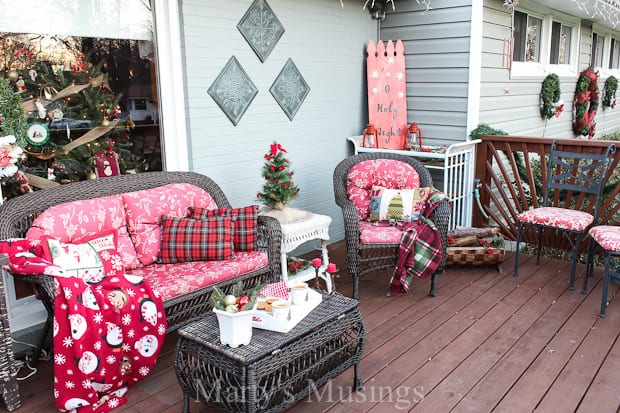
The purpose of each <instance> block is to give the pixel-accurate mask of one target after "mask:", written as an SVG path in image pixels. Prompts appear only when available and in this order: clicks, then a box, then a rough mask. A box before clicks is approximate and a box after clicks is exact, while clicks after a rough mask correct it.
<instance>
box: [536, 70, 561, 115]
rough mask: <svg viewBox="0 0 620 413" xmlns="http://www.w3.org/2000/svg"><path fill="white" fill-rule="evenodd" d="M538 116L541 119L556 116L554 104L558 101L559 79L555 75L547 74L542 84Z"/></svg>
mask: <svg viewBox="0 0 620 413" xmlns="http://www.w3.org/2000/svg"><path fill="white" fill-rule="evenodd" d="M540 100H541V101H542V105H541V106H540V114H541V116H542V117H543V119H551V118H552V117H554V116H556V115H557V113H556V104H557V103H558V102H559V101H560V77H559V76H558V75H556V74H555V73H551V74H549V75H548V76H547V77H546V78H545V80H543V82H542V89H541V90H540Z"/></svg>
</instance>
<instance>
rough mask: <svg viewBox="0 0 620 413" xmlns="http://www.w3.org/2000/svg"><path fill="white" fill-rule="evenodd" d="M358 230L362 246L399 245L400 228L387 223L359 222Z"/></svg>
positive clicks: (401, 232) (401, 233)
mask: <svg viewBox="0 0 620 413" xmlns="http://www.w3.org/2000/svg"><path fill="white" fill-rule="evenodd" d="M359 228H360V242H361V243H362V244H399V243H400V239H401V237H402V236H403V231H402V230H401V228H400V227H397V226H394V225H390V224H389V223H388V222H368V221H360V225H359Z"/></svg>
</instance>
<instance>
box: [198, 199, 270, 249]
mask: <svg viewBox="0 0 620 413" xmlns="http://www.w3.org/2000/svg"><path fill="white" fill-rule="evenodd" d="M189 210H190V215H189V217H190V218H193V219H205V218H211V217H217V216H232V217H236V218H237V220H236V221H235V233H234V239H233V242H234V244H235V251H247V252H252V251H256V239H257V236H256V220H257V219H258V205H249V206H246V207H243V208H233V209H227V208H218V209H206V208H197V207H190V208H189Z"/></svg>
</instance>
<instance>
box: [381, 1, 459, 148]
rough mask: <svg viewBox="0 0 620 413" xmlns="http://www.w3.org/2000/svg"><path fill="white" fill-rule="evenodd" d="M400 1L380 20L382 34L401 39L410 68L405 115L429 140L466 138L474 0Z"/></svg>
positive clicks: (385, 37)
mask: <svg viewBox="0 0 620 413" xmlns="http://www.w3.org/2000/svg"><path fill="white" fill-rule="evenodd" d="M431 4H432V9H430V10H428V11H427V10H426V8H425V7H424V5H421V4H418V2H417V1H415V0H403V1H398V2H396V11H394V12H393V11H391V9H390V8H389V7H388V8H387V9H388V13H387V16H386V18H385V21H383V22H382V23H381V38H382V39H383V40H388V39H393V40H396V39H401V40H402V41H403V44H404V46H405V55H406V67H407V114H408V116H407V119H408V121H409V122H417V123H418V124H419V125H420V127H421V129H422V131H423V138H424V143H425V144H431V145H441V144H451V143H456V142H463V141H464V140H466V135H467V108H468V105H467V95H468V80H469V60H470V55H469V53H470V52H469V46H470V44H469V43H470V32H471V1H470V0H433V1H432V3H431Z"/></svg>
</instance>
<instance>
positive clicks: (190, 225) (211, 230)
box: [159, 216, 235, 264]
mask: <svg viewBox="0 0 620 413" xmlns="http://www.w3.org/2000/svg"><path fill="white" fill-rule="evenodd" d="M234 223H235V217H233V216H218V217H212V218H208V219H192V218H177V217H168V216H162V217H161V224H162V229H161V231H162V240H161V250H160V256H159V262H160V263H164V264H174V263H177V262H187V261H216V260H230V259H234V258H235V254H234V249H233V230H234Z"/></svg>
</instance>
